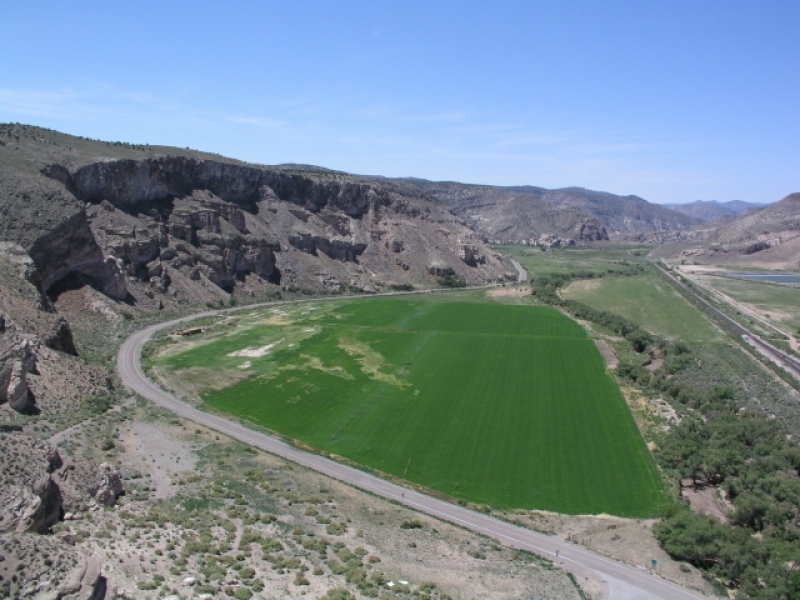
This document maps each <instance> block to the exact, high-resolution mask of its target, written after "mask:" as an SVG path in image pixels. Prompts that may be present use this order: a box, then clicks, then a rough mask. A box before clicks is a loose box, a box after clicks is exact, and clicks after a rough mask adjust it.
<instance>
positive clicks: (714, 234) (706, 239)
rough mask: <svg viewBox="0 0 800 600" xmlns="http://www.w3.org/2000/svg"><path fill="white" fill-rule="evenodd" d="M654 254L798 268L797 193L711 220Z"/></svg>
mask: <svg viewBox="0 0 800 600" xmlns="http://www.w3.org/2000/svg"><path fill="white" fill-rule="evenodd" d="M654 254H655V255H656V256H659V257H664V258H670V259H675V260H677V259H680V260H691V261H692V262H696V263H701V264H702V263H708V264H736V265H742V266H752V267H761V268H769V269H797V268H800V193H794V194H790V195H788V196H786V197H785V198H784V199H783V200H781V201H779V202H776V203H774V204H770V205H768V206H767V207H766V208H762V209H761V210H756V211H750V212H747V213H745V214H743V215H741V216H739V217H736V218H727V219H724V218H723V219H720V220H717V221H714V222H713V223H710V224H709V225H708V226H707V227H706V228H704V229H698V230H696V231H694V232H691V233H690V234H687V235H686V239H684V240H682V241H678V242H672V243H669V244H664V245H663V246H662V247H660V248H658V249H657V250H656V251H655V252H654Z"/></svg>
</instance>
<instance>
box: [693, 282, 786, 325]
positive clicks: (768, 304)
mask: <svg viewBox="0 0 800 600" xmlns="http://www.w3.org/2000/svg"><path fill="white" fill-rule="evenodd" d="M701 281H702V282H703V283H704V284H706V285H709V286H711V287H713V288H714V289H716V290H718V291H720V292H722V293H723V294H727V295H728V296H730V297H731V298H733V299H734V300H736V301H737V302H740V303H742V304H745V305H748V306H750V307H751V308H753V309H754V310H756V311H758V312H759V313H761V314H762V315H764V316H765V317H767V318H768V319H769V320H770V321H772V322H773V323H775V324H776V325H779V326H782V327H784V328H786V329H787V330H789V331H790V332H791V333H797V332H800V288H799V287H789V286H783V285H775V284H771V283H762V282H760V281H744V280H741V279H733V278H728V277H714V276H705V277H701Z"/></svg>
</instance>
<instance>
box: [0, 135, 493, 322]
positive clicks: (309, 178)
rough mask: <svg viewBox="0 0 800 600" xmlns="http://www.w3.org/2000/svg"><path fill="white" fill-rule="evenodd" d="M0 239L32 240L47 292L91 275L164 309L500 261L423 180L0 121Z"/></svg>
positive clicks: (95, 283)
mask: <svg viewBox="0 0 800 600" xmlns="http://www.w3.org/2000/svg"><path fill="white" fill-rule="evenodd" d="M0 142H3V143H2V144H0V155H2V158H3V167H0V178H2V183H3V187H2V188H0V211H1V212H2V213H3V214H4V215H7V216H8V219H6V220H5V221H2V222H0V241H2V240H5V241H10V242H14V243H16V244H18V245H19V246H21V247H22V248H23V249H24V251H25V252H27V253H28V255H29V256H30V259H31V261H32V263H33V265H34V267H35V269H36V271H37V273H38V277H39V279H40V288H41V290H42V291H44V292H46V293H47V294H49V296H50V297H51V298H53V299H55V298H57V297H58V296H59V295H60V294H61V293H63V292H64V291H66V290H71V289H76V288H80V287H82V286H86V285H88V286H91V287H92V288H94V289H96V290H98V291H100V292H101V293H102V294H104V295H106V296H107V297H109V298H111V299H113V300H114V301H117V302H124V303H127V304H129V305H133V306H138V307H141V308H149V309H157V308H159V307H164V306H169V305H179V304H182V303H183V304H186V303H189V304H191V303H194V304H199V303H208V302H216V301H217V300H223V301H227V300H228V299H229V297H230V295H231V294H233V295H249V296H254V295H259V294H267V293H272V294H275V293H278V292H306V293H326V292H336V291H344V290H348V289H353V290H358V289H361V290H364V289H375V290H380V289H389V288H390V286H393V285H398V284H411V285H414V286H431V285H436V279H435V278H434V277H433V276H431V275H430V269H429V267H430V265H432V264H434V263H436V264H438V263H445V264H447V265H448V266H449V267H450V268H452V269H453V271H454V272H456V273H458V275H459V276H460V277H462V278H463V279H464V280H465V281H467V282H469V283H484V282H489V281H493V280H497V279H498V278H501V277H502V276H503V273H504V271H505V268H504V266H503V265H502V262H501V261H500V260H499V258H498V257H497V256H496V255H495V254H494V253H492V252H491V251H490V250H489V249H488V248H486V247H485V246H483V243H482V242H480V241H478V242H476V244H477V246H479V247H478V248H477V252H476V253H477V254H479V255H481V256H485V257H486V259H485V260H484V261H483V262H476V261H464V260H463V259H462V257H461V256H460V255H459V248H460V246H459V244H460V242H461V240H462V239H466V238H469V237H472V235H473V233H474V232H473V231H472V230H471V229H470V228H469V226H468V225H467V224H466V222H465V221H463V220H462V219H459V218H458V217H455V216H454V215H453V214H452V213H450V211H449V210H448V209H447V208H446V207H444V206H443V205H441V204H440V203H438V202H436V201H435V199H433V198H432V197H430V196H428V195H427V194H425V193H420V192H418V191H414V190H409V189H407V188H404V187H402V186H397V185H394V184H392V183H391V182H387V181H384V182H378V181H375V180H368V179H365V178H359V177H355V176H351V175H347V174H344V173H338V172H333V171H326V170H324V169H307V168H300V167H288V166H287V167H261V166H254V165H248V164H245V163H240V162H237V161H233V160H229V159H225V158H222V157H219V156H216V155H208V154H201V153H196V152H190V151H181V150H177V149H174V148H173V149H164V148H152V147H128V146H124V147H123V146H120V145H111V144H107V143H103V142H94V141H87V140H82V139H78V138H74V137H71V136H65V135H63V134H58V133H56V132H51V131H48V130H43V129H38V128H33V127H25V126H16V125H15V126H12V125H6V126H2V127H0Z"/></svg>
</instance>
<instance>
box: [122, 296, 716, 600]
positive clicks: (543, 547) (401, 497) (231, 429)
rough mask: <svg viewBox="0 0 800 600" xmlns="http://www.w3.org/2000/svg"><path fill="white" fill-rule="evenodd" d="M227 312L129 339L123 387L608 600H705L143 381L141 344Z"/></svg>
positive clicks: (150, 330) (124, 349) (142, 332)
mask: <svg viewBox="0 0 800 600" xmlns="http://www.w3.org/2000/svg"><path fill="white" fill-rule="evenodd" d="M273 304H275V303H273ZM252 308H253V307H252V306H248V307H242V309H241V310H247V309H252ZM226 312H230V311H209V312H203V313H199V314H196V315H192V316H190V317H184V318H182V319H176V320H174V321H169V322H165V323H159V324H156V325H151V326H150V327H147V328H145V329H142V330H140V331H137V332H136V333H134V334H133V335H131V336H130V337H129V338H128V339H127V340H126V341H125V343H123V344H122V347H121V348H120V351H119V354H118V356H117V369H118V371H119V374H120V377H121V378H122V381H123V383H124V384H125V385H126V386H127V387H128V388H130V389H131V390H132V391H134V392H136V393H138V394H140V395H142V396H144V397H145V398H148V399H149V400H152V401H153V402H155V403H156V404H158V405H160V406H163V407H164V408H167V409H169V410H171V411H172V412H174V413H175V414H176V415H178V416H179V417H183V418H185V419H189V420H191V421H194V422H196V423H200V424H201V425H205V426H206V427H209V428H211V429H215V430H216V431H218V432H220V433H222V434H225V435H227V436H230V437H232V438H235V439H237V440H239V441H241V442H244V443H245V444H249V445H251V446H253V447H255V448H259V449H261V450H264V451H266V452H270V453H271V454H275V455H278V456H281V457H283V458H286V459H288V460H290V461H292V462H295V463H297V464H300V465H303V466H306V467H309V468H311V469H314V470H315V471H318V472H320V473H323V474H325V475H328V476H330V477H332V478H334V479H338V480H339V481H343V482H345V483H347V484H350V485H352V486H354V487H357V488H359V489H362V490H365V491H367V492H370V493H373V494H375V495H377V496H381V497H383V498H387V499H389V500H393V501H395V502H398V503H401V504H404V505H406V506H409V507H411V508H413V509H416V510H418V511H420V512H423V513H427V514H429V515H432V516H434V517H437V518H440V519H442V520H445V521H449V522H451V523H454V524H456V525H459V526H462V527H465V528H467V529H471V530H472V531H475V532H478V533H481V534H484V535H486V536H488V537H490V538H493V539H495V540H497V541H498V542H500V543H502V544H504V545H506V546H509V547H512V548H517V549H520V550H527V551H529V552H534V553H536V554H539V555H541V556H544V557H546V558H549V559H556V556H557V559H556V560H557V563H558V565H559V566H560V567H562V568H564V569H566V570H568V571H571V572H573V573H575V574H578V575H582V576H584V577H589V578H591V579H595V580H600V581H604V582H605V584H606V586H607V589H608V597H609V598H611V600H656V599H667V600H698V599H700V598H705V596H702V595H701V594H699V593H697V592H692V591H689V590H687V589H685V588H682V587H679V586H677V585H675V584H672V583H670V582H667V581H664V580H663V579H661V578H659V577H658V576H656V575H653V574H651V573H649V572H646V571H642V570H639V569H636V568H634V567H630V566H628V565H624V564H621V563H618V562H616V561H614V560H610V559H608V558H605V557H602V556H600V555H598V554H595V553H593V552H591V551H589V550H586V549H585V548H581V547H579V546H576V545H574V544H570V543H567V542H563V541H561V540H559V539H557V538H554V537H551V536H547V535H543V534H540V533H536V532H534V531H530V530H528V529H524V528H522V527H517V526H515V525H511V524H509V523H506V522H504V521H501V520H499V519H496V518H493V517H490V516H487V515H484V514H482V513H477V512H474V511H471V510H468V509H466V508H463V507H461V506H458V505H454V504H450V503H448V502H444V501H442V500H438V499H436V498H431V497H430V496H426V495H424V494H421V493H419V492H416V491H413V490H409V489H406V488H404V487H401V486H399V485H395V484H393V483H390V482H388V481H385V480H383V479H380V478H379V477H375V476H373V475H369V474H368V473H365V472H363V471H359V470H358V469H354V468H352V467H348V466H345V465H342V464H339V463H337V462H335V461H333V460H330V459H327V458H324V457H322V456H318V455H316V454H311V453H309V452H304V451H302V450H298V449H297V448H294V447H292V446H289V445H288V444H285V443H284V442H282V441H280V440H278V439H276V438H274V437H271V436H268V435H265V434H262V433H259V432H256V431H253V430H251V429H248V428H246V427H244V426H243V425H240V424H239V423H236V422H234V421H230V420H228V419H225V418H223V417H219V416H216V415H212V414H208V413H205V412H203V411H200V410H198V409H196V408H193V407H192V406H190V405H188V404H186V403H185V402H182V401H181V400H179V399H178V398H176V397H175V396H173V395H172V394H170V393H168V392H166V391H164V390H162V389H161V388H160V387H158V386H157V385H156V384H155V383H153V382H152V381H150V379H148V378H147V376H146V375H145V374H144V372H143V371H142V368H141V364H140V355H141V352H142V348H143V347H144V344H145V343H146V342H147V341H148V340H149V339H150V338H151V337H152V336H153V334H155V333H156V332H157V331H159V330H161V329H164V328H167V327H171V326H173V325H176V324H179V323H185V322H188V321H191V320H194V319H198V318H201V317H207V316H214V315H219V314H224V313H226Z"/></svg>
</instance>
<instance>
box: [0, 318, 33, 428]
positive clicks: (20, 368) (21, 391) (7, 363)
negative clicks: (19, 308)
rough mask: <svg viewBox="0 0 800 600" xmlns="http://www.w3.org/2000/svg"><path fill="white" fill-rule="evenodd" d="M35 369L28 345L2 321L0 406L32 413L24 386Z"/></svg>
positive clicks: (15, 331)
mask: <svg viewBox="0 0 800 600" xmlns="http://www.w3.org/2000/svg"><path fill="white" fill-rule="evenodd" d="M35 366H36V357H35V355H34V352H33V349H32V348H31V343H30V341H29V340H27V339H26V338H25V337H24V336H22V335H21V334H20V333H19V331H18V330H17V328H16V327H14V326H13V325H12V324H10V323H6V320H5V318H4V319H3V327H2V333H0V404H5V403H8V404H9V406H11V408H13V409H14V410H15V411H17V412H20V413H29V412H33V411H35V409H36V404H35V401H34V398H33V394H32V393H31V391H30V388H29V387H28V373H30V372H31V371H32V370H33V369H34V368H35Z"/></svg>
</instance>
